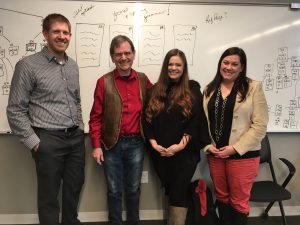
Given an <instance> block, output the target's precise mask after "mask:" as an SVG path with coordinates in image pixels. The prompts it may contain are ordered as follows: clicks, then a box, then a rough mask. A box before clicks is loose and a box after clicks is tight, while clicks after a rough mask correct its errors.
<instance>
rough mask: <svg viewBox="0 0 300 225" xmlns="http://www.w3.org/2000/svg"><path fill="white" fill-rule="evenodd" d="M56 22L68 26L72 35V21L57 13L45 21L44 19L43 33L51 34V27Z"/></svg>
mask: <svg viewBox="0 0 300 225" xmlns="http://www.w3.org/2000/svg"><path fill="white" fill-rule="evenodd" d="M55 22H60V23H66V24H67V25H68V28H69V32H70V33H71V23H70V21H69V20H68V19H67V18H66V17H65V16H63V15H61V14H57V13H52V14H49V15H48V16H46V18H45V19H43V25H42V26H43V32H49V31H50V27H51V25H52V24H53V23H55Z"/></svg>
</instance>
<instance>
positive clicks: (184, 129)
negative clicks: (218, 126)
mask: <svg viewBox="0 0 300 225" xmlns="http://www.w3.org/2000/svg"><path fill="white" fill-rule="evenodd" d="M173 85H174V84H173ZM175 85H176V84H175ZM155 86H156V85H154V86H153V88H155ZM189 86H190V90H191V92H192V94H193V96H194V102H193V107H192V115H191V116H190V117H189V118H185V117H184V116H183V114H182V109H181V107H179V106H174V107H172V108H170V109H169V110H166V109H168V108H169V107H168V106H169V104H170V102H166V107H165V108H166V109H165V110H163V111H162V112H160V113H159V114H158V115H157V116H155V117H154V118H153V119H152V122H151V123H148V122H146V121H145V120H144V121H143V128H144V134H145V136H146V138H147V139H148V140H149V139H155V140H156V141H157V143H158V144H159V145H161V146H163V147H166V148H167V147H169V146H171V145H173V144H178V143H179V142H180V141H181V139H182V137H183V135H184V134H188V135H190V136H191V137H192V138H191V140H190V142H189V143H188V145H187V146H186V148H185V149H187V150H193V151H195V150H200V149H201V148H203V147H204V146H206V145H207V144H209V143H210V141H209V135H208V129H207V121H206V119H205V114H204V110H203V106H202V99H203V96H202V94H201V92H200V85H199V83H198V82H196V81H193V80H190V81H189ZM171 90H172V86H170V87H169V88H168V90H167V92H170V91H171Z"/></svg>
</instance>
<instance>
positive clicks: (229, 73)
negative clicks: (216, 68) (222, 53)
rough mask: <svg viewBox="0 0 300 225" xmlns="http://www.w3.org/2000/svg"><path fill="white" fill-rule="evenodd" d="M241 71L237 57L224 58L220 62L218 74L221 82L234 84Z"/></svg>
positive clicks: (241, 67)
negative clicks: (221, 79)
mask: <svg viewBox="0 0 300 225" xmlns="http://www.w3.org/2000/svg"><path fill="white" fill-rule="evenodd" d="M242 71H243V66H242V64H241V61H240V57H239V56H238V55H229V56H226V57H225V58H224V59H223V60H222V62H221V66H220V73H221V76H222V78H223V82H227V83H234V81H235V80H236V79H237V78H238V76H239V75H240V73H241V72H242Z"/></svg>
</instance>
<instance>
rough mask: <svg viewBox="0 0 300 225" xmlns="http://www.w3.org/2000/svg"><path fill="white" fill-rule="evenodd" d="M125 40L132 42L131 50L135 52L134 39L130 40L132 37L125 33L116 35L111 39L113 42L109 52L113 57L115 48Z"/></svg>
mask: <svg viewBox="0 0 300 225" xmlns="http://www.w3.org/2000/svg"><path fill="white" fill-rule="evenodd" d="M123 42H128V43H129V44H130V47H131V51H132V52H133V53H134V52H135V49H134V45H133V43H132V41H131V40H130V38H129V37H127V36H125V35H118V36H115V37H114V38H113V39H112V40H111V43H110V48H109V54H110V56H111V57H113V55H114V53H115V48H118V47H119V46H120V45H121V44H122V43H123Z"/></svg>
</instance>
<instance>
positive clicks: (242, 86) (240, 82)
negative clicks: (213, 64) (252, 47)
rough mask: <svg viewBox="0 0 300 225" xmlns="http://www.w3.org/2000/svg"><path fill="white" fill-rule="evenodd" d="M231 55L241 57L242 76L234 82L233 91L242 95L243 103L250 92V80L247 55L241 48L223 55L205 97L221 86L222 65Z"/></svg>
mask: <svg viewBox="0 0 300 225" xmlns="http://www.w3.org/2000/svg"><path fill="white" fill-rule="evenodd" d="M230 55H237V56H239V57H240V62H241V66H242V68H243V69H242V71H241V73H240V75H239V76H238V77H237V79H236V80H235V82H234V86H233V89H234V90H236V91H237V92H238V93H239V94H240V95H241V100H240V101H241V102H242V101H244V100H245V99H246V95H247V92H248V90H249V80H250V79H249V78H248V77H247V57H246V53H245V52H244V50H243V49H241V48H239V47H231V48H228V49H226V50H225V51H224V52H223V54H222V55H221V57H220V59H219V63H218V69H217V73H216V75H215V77H214V79H213V80H212V81H211V82H210V83H209V84H208V85H207V88H206V90H205V93H204V94H205V96H207V97H208V96H209V95H210V93H211V92H213V91H214V90H215V89H216V88H217V87H219V86H220V84H221V82H222V79H223V78H222V76H221V73H220V68H221V63H222V61H223V59H224V58H225V57H227V56H230Z"/></svg>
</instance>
